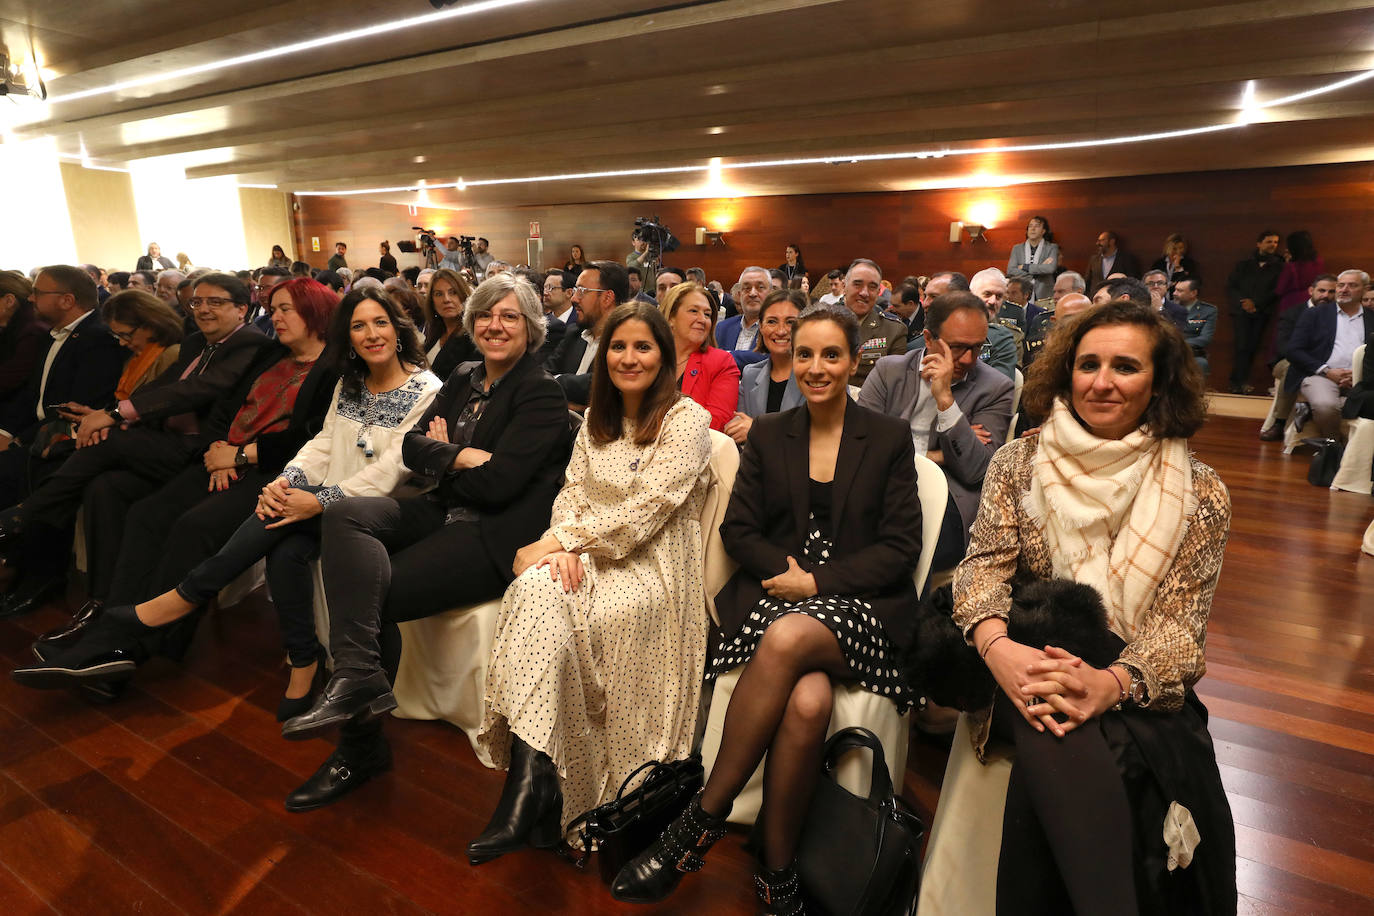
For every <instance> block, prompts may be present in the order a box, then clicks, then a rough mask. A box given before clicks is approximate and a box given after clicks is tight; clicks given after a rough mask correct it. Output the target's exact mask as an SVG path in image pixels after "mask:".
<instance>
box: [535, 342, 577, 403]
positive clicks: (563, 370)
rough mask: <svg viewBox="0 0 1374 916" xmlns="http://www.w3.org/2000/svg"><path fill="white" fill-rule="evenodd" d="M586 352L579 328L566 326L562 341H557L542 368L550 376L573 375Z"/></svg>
mask: <svg viewBox="0 0 1374 916" xmlns="http://www.w3.org/2000/svg"><path fill="white" fill-rule="evenodd" d="M586 352H587V342H586V341H585V340H583V339H582V328H581V326H580V325H576V324H571V325H568V326H567V327H566V328H565V329H564V331H563V339H562V340H561V341H559V343H558V346H557V348H555V349H554V351H553V355H552V356H550V357H549V358H548V360H547V361H546V362H545V363H544V368H545V369H547V370H549V374H550V375H568V374H571V373H575V372H577V367H578V366H579V365H581V363H582V354H583V353H586ZM584 403H585V402H584Z"/></svg>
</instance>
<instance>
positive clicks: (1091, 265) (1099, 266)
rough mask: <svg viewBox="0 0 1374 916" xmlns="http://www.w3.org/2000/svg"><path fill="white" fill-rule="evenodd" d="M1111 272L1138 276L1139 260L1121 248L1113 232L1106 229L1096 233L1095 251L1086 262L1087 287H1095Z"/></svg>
mask: <svg viewBox="0 0 1374 916" xmlns="http://www.w3.org/2000/svg"><path fill="white" fill-rule="evenodd" d="M1112 274H1122V275H1124V276H1127V277H1139V276H1140V262H1139V261H1137V260H1136V259H1135V255H1133V254H1131V253H1130V252H1129V251H1126V250H1124V249H1123V248H1121V246H1120V245H1119V244H1118V243H1117V238H1116V233H1115V232H1113V231H1111V230H1110V229H1106V230H1104V231H1102V232H1100V233H1098V236H1097V251H1095V252H1094V253H1093V256H1092V260H1091V261H1089V262H1088V289H1093V288H1095V287H1096V286H1097V284H1099V283H1101V282H1102V281H1103V280H1105V279H1107V278H1108V277H1110V276H1111V275H1112Z"/></svg>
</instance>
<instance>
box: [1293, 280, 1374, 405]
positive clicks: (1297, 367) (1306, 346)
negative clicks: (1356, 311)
mask: <svg viewBox="0 0 1374 916" xmlns="http://www.w3.org/2000/svg"><path fill="white" fill-rule="evenodd" d="M1339 308H1340V306H1339V305H1337V304H1336V303H1334V302H1327V303H1324V304H1322V305H1318V306H1316V307H1314V308H1310V309H1304V310H1303V312H1302V315H1301V316H1300V317H1299V318H1298V323H1297V326H1295V327H1294V328H1293V336H1292V337H1291V338H1289V340H1288V374H1287V375H1285V376H1284V377H1283V390H1284V391H1286V392H1288V393H1289V394H1292V393H1293V392H1295V391H1297V390H1298V389H1299V388H1300V387H1302V380H1303V379H1305V378H1307V377H1308V376H1309V375H1311V374H1312V373H1314V372H1316V371H1317V370H1318V369H1320V368H1321V367H1322V365H1323V364H1324V363H1325V362H1326V360H1327V358H1328V357H1330V356H1331V348H1332V347H1333V346H1335V345H1336V311H1337V310H1338V309H1339ZM1361 311H1362V312H1363V315H1364V337H1365V338H1366V339H1368V337H1369V335H1370V334H1374V311H1371V310H1370V309H1362V310H1361Z"/></svg>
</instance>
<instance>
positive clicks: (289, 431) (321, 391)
mask: <svg viewBox="0 0 1374 916" xmlns="http://www.w3.org/2000/svg"><path fill="white" fill-rule="evenodd" d="M290 358H291V351H290V350H289V349H287V348H286V346H284V345H283V344H280V343H277V342H275V341H273V342H272V343H271V344H269V345H268V346H265V347H263V348H262V349H261V350H259V351H258V353H257V356H256V358H254V360H253V362H252V364H251V365H250V366H249V367H248V371H246V372H245V373H244V374H243V378H241V379H240V380H239V383H238V385H237V386H236V387H235V388H234V390H233V392H232V393H231V394H230V395H229V396H228V397H226V398H223V399H222V400H220V401H218V402H217V403H216V404H215V406H214V409H212V410H211V411H210V416H209V418H208V419H206V421H205V424H204V425H203V426H202V427H201V438H202V439H203V440H204V444H205V446H207V447H208V446H209V444H210V443H211V442H217V441H219V440H221V439H226V440H227V439H228V436H229V427H230V425H231V424H233V422H234V417H235V416H237V415H238V412H239V410H241V409H242V408H243V402H244V401H246V400H247V399H248V394H249V392H250V391H252V390H253V385H254V384H256V383H257V380H258V376H260V375H262V374H263V373H264V372H266V371H267V370H268V369H270V368H272V367H273V366H275V365H276V364H277V363H279V362H281V361H282V360H283V359H290ZM338 381H339V370H338V368H337V367H336V366H335V364H334V357H333V354H331V353H330V352H329V351H328V350H326V351H325V352H323V353H321V354H320V358H319V359H317V360H315V365H313V366H311V367H310V371H309V372H307V373H306V375H305V378H304V379H303V380H302V381H301V388H300V391H299V392H297V394H296V403H295V406H294V407H293V408H292V409H291V422H290V423H288V424H287V426H286V429H283V430H280V431H278V432H275V433H263V434H262V435H260V436H258V437H257V439H256V440H254V441H256V442H257V444H258V468H259V469H260V470H262V471H263V472H264V473H267V474H275V473H277V472H278V471H280V470H281V469H282V468H284V467H286V463H287V462H288V461H290V460H291V459H292V458H294V457H295V455H296V453H297V452H299V451H300V450H301V447H302V446H304V445H305V443H307V442H309V441H310V440H311V439H313V438H314V437H315V434H316V433H318V432H319V431H320V430H321V429H323V428H324V415H325V414H327V413H328V412H329V405H330V403H331V402H332V401H333V395H334V385H335V384H336V383H337V382H338Z"/></svg>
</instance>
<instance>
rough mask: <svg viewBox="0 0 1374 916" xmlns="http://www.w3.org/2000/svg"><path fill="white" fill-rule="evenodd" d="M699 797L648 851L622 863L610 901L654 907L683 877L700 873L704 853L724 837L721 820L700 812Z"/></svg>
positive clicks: (612, 887) (723, 822)
mask: <svg viewBox="0 0 1374 916" xmlns="http://www.w3.org/2000/svg"><path fill="white" fill-rule="evenodd" d="M703 791H705V790H703ZM701 795H702V793H701V792H698V793H697V794H696V797H695V798H693V799H692V801H691V803H690V804H688V805H687V810H685V811H683V812H682V813H681V814H679V815H678V817H677V820H675V821H673V822H672V823H671V824H669V825H668V829H667V830H665V831H663V835H662V836H660V837H659V838H658V839H657V840H654V842H653V844H652V845H650V846H649V848H648V849H646V850H644V851H643V852H641V853H640V854H639V855H638V856H635V857H634V858H633V859H631V860H630V861H628V862H626V863H625V865H624V867H623V868H621V869H620V874H618V875H616V876H615V882H614V883H613V884H612V885H611V896H612V897H614V898H615V899H617V900H621V901H624V902H625V903H658V902H659V901H660V900H663V899H664V898H665V897H667V896H668V895H669V894H671V893H672V892H673V890H674V889H675V888H676V887H677V885H678V882H679V881H681V880H682V876H683V875H684V874H686V873H687V872H689V871H701V866H702V864H703V861H702V859H703V857H704V856H705V855H706V853H707V851H708V850H709V849H710V848H711V847H712V846H714V845H715V843H716V840H719V839H720V838H721V837H723V836H725V818H723V817H714V816H712V815H710V814H707V813H706V812H705V811H703V810H702V807H701Z"/></svg>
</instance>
